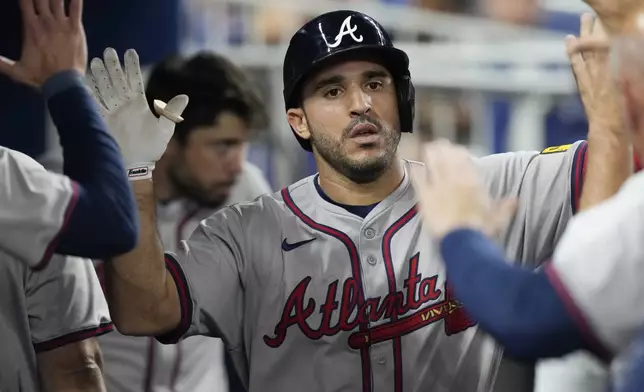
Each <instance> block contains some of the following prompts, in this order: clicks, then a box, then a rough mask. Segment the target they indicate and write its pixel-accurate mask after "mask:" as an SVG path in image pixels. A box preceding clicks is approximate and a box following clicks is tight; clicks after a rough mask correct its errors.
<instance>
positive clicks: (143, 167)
mask: <svg viewBox="0 0 644 392" xmlns="http://www.w3.org/2000/svg"><path fill="white" fill-rule="evenodd" d="M154 166H155V165H154V162H147V163H135V164H131V165H128V166H127V179H128V180H129V181H135V182H137V181H143V180H151V179H152V172H153V171H154Z"/></svg>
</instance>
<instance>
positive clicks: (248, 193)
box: [92, 50, 271, 392]
mask: <svg viewBox="0 0 644 392" xmlns="http://www.w3.org/2000/svg"><path fill="white" fill-rule="evenodd" d="M108 53H111V50H110V51H109V52H108ZM110 65H111V64H110V63H109V62H108V61H105V62H102V61H100V60H99V59H97V60H96V61H94V62H93V63H92V70H93V71H97V72H98V71H100V69H101V67H103V66H106V67H110ZM249 83H250V81H249V80H247V77H246V76H245V75H244V74H243V73H242V71H241V70H240V69H239V68H238V67H236V66H235V65H234V64H232V63H231V62H230V61H228V60H227V59H226V58H223V57H222V56H219V55H217V54H213V53H208V52H201V53H197V54H195V55H194V56H192V57H190V58H183V57H178V56H171V57H169V58H167V59H166V60H164V61H162V62H161V63H159V64H157V65H156V66H154V67H153V69H152V71H151V74H150V77H149V79H148V81H147V86H146V96H147V98H148V103H149V105H150V107H151V108H152V107H153V99H152V97H154V98H155V99H160V100H162V101H167V100H169V99H171V98H172V97H174V96H175V95H177V94H180V93H186V94H187V95H188V96H189V97H190V105H188V107H187V108H186V110H185V112H184V113H183V117H184V118H185V120H184V121H183V122H181V123H179V124H177V126H176V129H175V132H174V135H173V138H172V139H171V140H170V143H169V145H168V148H167V149H166V151H165V153H164V155H163V157H162V158H161V160H159V162H158V163H157V165H156V169H155V171H154V173H153V179H154V185H155V193H156V198H157V200H158V203H157V228H158V232H159V236H160V239H161V242H162V244H163V247H164V248H165V249H168V250H171V251H177V250H178V249H179V242H180V241H181V240H184V239H187V238H189V236H190V234H191V233H192V232H193V231H194V230H195V228H197V226H198V225H199V222H200V221H201V220H203V219H205V218H207V217H208V216H210V215H212V214H213V213H214V212H215V211H216V210H217V209H219V208H221V207H222V206H223V205H230V204H234V203H238V202H242V201H250V200H253V199H255V198H256V197H257V196H259V195H261V194H264V193H269V192H271V189H270V186H269V185H268V183H267V181H266V179H264V177H263V175H262V172H261V170H260V169H259V168H258V167H256V166H255V165H252V164H251V163H249V162H246V160H245V155H246V154H245V150H246V148H247V144H248V143H247V141H248V138H249V136H250V134H251V128H250V127H251V126H252V125H253V124H254V123H255V122H256V121H255V120H256V118H257V117H258V115H261V114H262V113H261V101H260V99H259V96H258V95H257V94H256V93H255V92H254V91H253V89H251V88H249ZM99 272H100V269H99ZM99 342H100V344H101V350H102V352H103V359H104V362H105V380H106V384H107V387H108V390H110V391H111V392H139V391H161V390H164V391H165V390H172V391H177V392H180V391H185V392H199V391H226V390H229V388H228V385H229V384H230V390H231V391H236V390H239V388H240V387H239V386H237V389H235V386H236V385H239V380H238V376H237V375H236V374H235V373H234V368H233V367H232V366H230V367H229V369H228V370H229V372H228V375H227V374H226V370H227V369H226V366H225V365H224V349H223V342H222V341H221V340H219V339H208V338H204V337H194V338H191V339H188V340H186V341H183V342H181V343H180V344H177V345H162V344H160V343H159V342H157V341H156V340H155V339H153V338H146V337H132V336H124V335H121V334H119V333H118V332H117V331H115V332H113V333H110V334H107V335H104V336H102V337H101V338H100V339H99Z"/></svg>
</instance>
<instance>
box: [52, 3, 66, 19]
mask: <svg viewBox="0 0 644 392" xmlns="http://www.w3.org/2000/svg"><path fill="white" fill-rule="evenodd" d="M49 3H50V4H49V6H50V8H51V11H52V15H53V17H54V18H55V19H56V20H57V21H64V20H66V19H67V15H65V2H64V1H63V0H50V2H49Z"/></svg>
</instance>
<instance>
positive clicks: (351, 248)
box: [281, 188, 371, 392]
mask: <svg viewBox="0 0 644 392" xmlns="http://www.w3.org/2000/svg"><path fill="white" fill-rule="evenodd" d="M281 194H282V198H283V199H284V204H286V206H287V207H288V209H289V210H291V212H293V214H295V216H296V217H298V218H299V219H300V220H301V221H302V222H304V223H305V224H306V225H307V226H309V227H310V228H312V229H313V230H316V231H319V232H321V233H324V234H328V235H330V236H331V237H335V238H337V239H338V240H339V241H340V242H342V243H343V244H344V246H346V247H347V251H348V252H349V259H350V260H351V271H352V275H353V279H355V281H356V283H357V285H358V288H359V290H358V309H361V308H362V307H363V306H364V305H363V304H364V303H365V297H364V288H363V286H362V275H361V274H360V256H359V254H358V248H357V247H356V244H355V243H354V242H353V241H352V240H351V238H349V236H348V235H347V234H345V233H343V232H341V231H339V230H337V229H334V228H332V227H330V226H326V225H323V224H320V223H317V222H315V221H314V220H313V219H311V218H310V217H309V216H307V215H306V214H305V213H304V212H302V210H300V208H299V207H298V206H297V205H296V204H295V202H294V201H293V198H292V197H291V194H290V193H289V191H288V188H284V189H282V191H281ZM359 330H360V331H362V332H364V333H367V334H368V333H369V324H368V323H367V322H362V323H360V324H359ZM360 358H361V360H362V391H363V392H371V358H370V357H369V346H368V345H366V346H364V347H361V348H360Z"/></svg>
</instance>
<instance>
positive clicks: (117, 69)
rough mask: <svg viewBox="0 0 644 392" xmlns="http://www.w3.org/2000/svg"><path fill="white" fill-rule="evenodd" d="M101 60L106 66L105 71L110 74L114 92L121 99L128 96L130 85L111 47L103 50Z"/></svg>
mask: <svg viewBox="0 0 644 392" xmlns="http://www.w3.org/2000/svg"><path fill="white" fill-rule="evenodd" d="M103 61H104V65H105V66H106V68H107V73H108V75H109V76H110V79H111V81H112V85H113V86H114V93H115V94H117V95H119V96H120V97H121V98H122V99H123V98H128V97H129V96H131V94H130V86H129V85H128V82H127V80H126V79H125V74H124V73H123V69H121V62H120V60H119V57H118V55H117V54H116V51H115V50H114V49H112V48H107V49H105V51H103Z"/></svg>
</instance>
